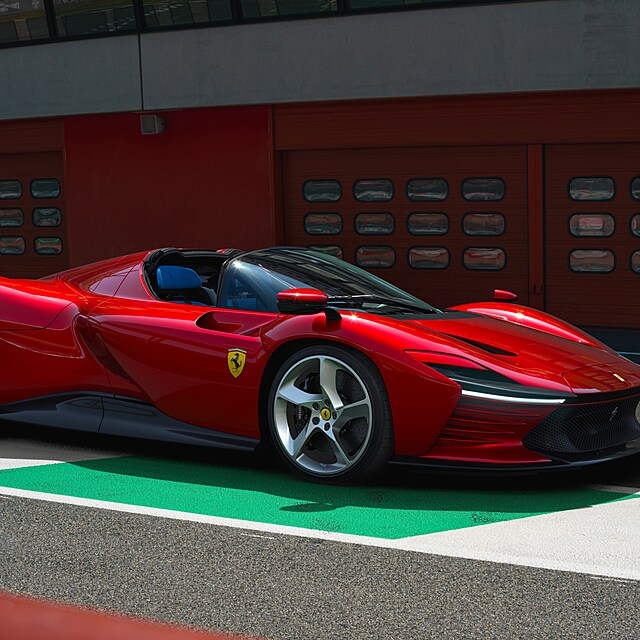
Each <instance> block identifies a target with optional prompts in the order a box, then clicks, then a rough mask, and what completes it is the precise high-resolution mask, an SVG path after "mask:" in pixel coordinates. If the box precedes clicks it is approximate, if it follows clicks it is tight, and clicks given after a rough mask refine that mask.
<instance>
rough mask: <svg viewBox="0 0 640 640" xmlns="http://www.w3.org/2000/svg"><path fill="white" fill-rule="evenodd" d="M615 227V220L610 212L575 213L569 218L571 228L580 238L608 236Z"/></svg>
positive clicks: (572, 232) (573, 233)
mask: <svg viewBox="0 0 640 640" xmlns="http://www.w3.org/2000/svg"><path fill="white" fill-rule="evenodd" d="M615 229H616V223H615V220H614V219H613V216H610V215H609V214H608V213H575V214H574V215H572V216H571V218H570V219H569V230H570V231H571V234H572V235H574V236H577V237H578V238H583V237H585V238H586V237H589V238H606V237H608V236H610V235H612V234H613V232H614V231H615Z"/></svg>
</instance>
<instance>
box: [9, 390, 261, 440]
mask: <svg viewBox="0 0 640 640" xmlns="http://www.w3.org/2000/svg"><path fill="white" fill-rule="evenodd" d="M0 418H3V419H5V420H11V421H12V422H20V423H26V424H34V425H39V426H44V427H57V428H62V429H72V430H75V431H88V432H94V433H104V434H107V435H114V436H124V437H129V438H142V439H145V440H161V441H164V442H175V443H180V444H191V445H198V446H210V447H218V448H223V449H236V450H243V451H253V450H254V449H255V448H256V447H257V445H258V443H259V440H257V439H255V438H247V437H245V436H237V435H234V434H231V433H225V432H222V431H214V430H213V429H206V428H204V427H198V426H196V425H192V424H188V423H186V422H181V421H180V420H175V419H174V418H171V417H169V416H167V415H166V414H164V413H162V412H161V411H158V409H156V408H155V407H154V406H153V405H152V404H149V403H146V402H141V401H140V400H134V399H132V398H122V397H114V396H112V395H108V394H100V393H93V392H84V393H74V394H60V395H53V396H45V397H41V398H34V399H30V400H24V401H22V402H15V403H12V404H5V405H0Z"/></svg>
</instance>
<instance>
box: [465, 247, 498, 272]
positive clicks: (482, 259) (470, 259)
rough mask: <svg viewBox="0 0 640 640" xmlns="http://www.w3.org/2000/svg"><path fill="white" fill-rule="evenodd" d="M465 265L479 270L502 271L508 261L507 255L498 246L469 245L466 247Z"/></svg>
mask: <svg viewBox="0 0 640 640" xmlns="http://www.w3.org/2000/svg"><path fill="white" fill-rule="evenodd" d="M463 262H464V266H465V267H466V268H467V269H474V270H479V271H500V269H504V267H505V265H506V263H507V255H506V254H505V252H504V250H503V249H499V248H497V247H469V248H468V249H465V252H464V258H463Z"/></svg>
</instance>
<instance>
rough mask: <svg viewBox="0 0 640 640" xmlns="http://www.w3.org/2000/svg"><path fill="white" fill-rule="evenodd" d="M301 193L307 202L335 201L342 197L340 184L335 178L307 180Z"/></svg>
mask: <svg viewBox="0 0 640 640" xmlns="http://www.w3.org/2000/svg"><path fill="white" fill-rule="evenodd" d="M302 195H303V197H304V199H305V200H306V201H307V202H337V201H338V200H340V198H341V197H342V186H341V185H340V183H339V182H338V181H337V180H307V182H305V183H304V186H303V187H302Z"/></svg>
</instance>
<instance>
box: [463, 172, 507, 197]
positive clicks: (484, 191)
mask: <svg viewBox="0 0 640 640" xmlns="http://www.w3.org/2000/svg"><path fill="white" fill-rule="evenodd" d="M505 190H506V188H505V184H504V180H501V179H500V178H467V179H466V180H465V181H464V182H463V183H462V197H463V198H464V199H465V200H471V201H474V202H481V201H488V200H493V201H496V200H502V198H504V194H505Z"/></svg>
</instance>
